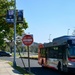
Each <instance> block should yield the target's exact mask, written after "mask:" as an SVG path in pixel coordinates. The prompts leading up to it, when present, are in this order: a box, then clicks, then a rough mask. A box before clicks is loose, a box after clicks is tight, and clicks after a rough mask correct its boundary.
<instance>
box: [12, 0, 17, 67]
mask: <svg viewBox="0 0 75 75" xmlns="http://www.w3.org/2000/svg"><path fill="white" fill-rule="evenodd" d="M13 66H14V67H15V66H16V0H14V60H13Z"/></svg>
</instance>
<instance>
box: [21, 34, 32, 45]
mask: <svg viewBox="0 0 75 75" xmlns="http://www.w3.org/2000/svg"><path fill="white" fill-rule="evenodd" d="M22 42H23V44H24V45H26V46H29V45H31V44H32V43H33V35H25V36H24V37H23V38H22Z"/></svg>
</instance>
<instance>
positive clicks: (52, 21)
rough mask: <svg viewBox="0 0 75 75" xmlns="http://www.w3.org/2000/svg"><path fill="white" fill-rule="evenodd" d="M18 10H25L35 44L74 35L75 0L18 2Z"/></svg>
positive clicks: (30, 0)
mask: <svg viewBox="0 0 75 75" xmlns="http://www.w3.org/2000/svg"><path fill="white" fill-rule="evenodd" d="M16 7H17V9H18V10H21V9H22V10H23V12H24V18H25V19H26V21H27V22H28V26H29V28H28V29H26V30H25V32H26V33H30V34H33V37H34V42H38V43H45V42H49V36H50V41H52V39H53V38H56V37H59V36H63V35H67V32H68V29H70V30H69V35H71V34H72V32H73V30H74V29H75V0H16Z"/></svg>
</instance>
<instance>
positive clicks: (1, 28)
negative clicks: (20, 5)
mask: <svg viewBox="0 0 75 75" xmlns="http://www.w3.org/2000/svg"><path fill="white" fill-rule="evenodd" d="M11 8H12V9H13V8H14V0H0V48H1V47H2V46H4V43H5V41H4V38H7V39H9V40H12V38H13V36H14V24H8V23H7V22H6V14H7V10H9V9H11ZM27 28H28V23H27V22H26V20H25V18H24V23H20V24H16V33H17V35H22V33H23V32H24V30H23V29H27Z"/></svg>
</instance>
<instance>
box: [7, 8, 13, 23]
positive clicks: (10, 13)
mask: <svg viewBox="0 0 75 75" xmlns="http://www.w3.org/2000/svg"><path fill="white" fill-rule="evenodd" d="M6 21H7V22H8V23H14V10H12V9H11V10H7V15H6Z"/></svg>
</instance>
